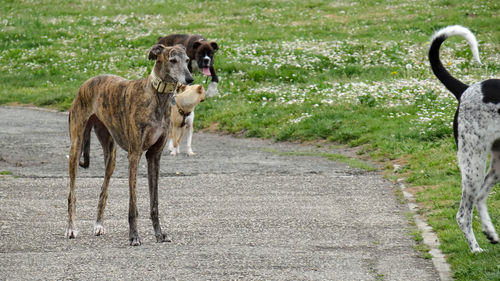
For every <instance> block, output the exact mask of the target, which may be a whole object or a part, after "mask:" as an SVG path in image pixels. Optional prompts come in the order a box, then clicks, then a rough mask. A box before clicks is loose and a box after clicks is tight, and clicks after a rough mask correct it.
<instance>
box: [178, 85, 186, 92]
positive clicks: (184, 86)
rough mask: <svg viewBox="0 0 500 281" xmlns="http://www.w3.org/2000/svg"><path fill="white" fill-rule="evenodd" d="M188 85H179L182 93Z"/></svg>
mask: <svg viewBox="0 0 500 281" xmlns="http://www.w3.org/2000/svg"><path fill="white" fill-rule="evenodd" d="M186 87H187V86H186V85H181V86H180V87H179V90H180V92H181V93H182V92H184V91H185V90H186Z"/></svg>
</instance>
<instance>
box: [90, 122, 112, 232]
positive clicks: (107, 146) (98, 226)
mask: <svg viewBox="0 0 500 281" xmlns="http://www.w3.org/2000/svg"><path fill="white" fill-rule="evenodd" d="M94 130H95V133H96V135H97V138H98V139H99V142H100V143H101V146H102V149H103V152H104V165H105V167H106V171H105V174H104V181H103V183H102V187H101V194H100V195H99V205H98V206H97V220H96V222H95V224H94V235H96V236H99V235H103V234H104V209H105V208H106V201H107V199H108V186H109V179H110V178H111V175H112V174H113V171H114V170H115V162H116V144H115V141H114V140H113V137H112V136H111V134H110V133H109V131H108V129H107V128H106V127H105V126H104V124H102V123H101V121H99V120H97V121H96V122H95V127H94Z"/></svg>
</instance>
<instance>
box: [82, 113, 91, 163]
mask: <svg viewBox="0 0 500 281" xmlns="http://www.w3.org/2000/svg"><path fill="white" fill-rule="evenodd" d="M91 123H92V122H90V120H89V121H88V122H87V125H86V127H85V131H84V132H83V139H82V150H81V154H80V162H79V165H80V167H82V168H85V169H87V168H88V167H89V166H90V132H91V131H92V126H93V125H92V124H91ZM82 156H83V161H82V159H81V157H82Z"/></svg>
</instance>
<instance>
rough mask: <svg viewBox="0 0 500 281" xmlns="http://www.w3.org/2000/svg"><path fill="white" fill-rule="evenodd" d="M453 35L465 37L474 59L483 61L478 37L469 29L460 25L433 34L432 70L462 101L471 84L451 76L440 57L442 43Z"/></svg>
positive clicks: (430, 51) (430, 55)
mask: <svg viewBox="0 0 500 281" xmlns="http://www.w3.org/2000/svg"><path fill="white" fill-rule="evenodd" d="M453 35H459V36H462V37H463V38H465V40H467V42H468V43H469V46H470V48H471V50H472V55H473V57H474V59H476V61H477V62H478V63H481V60H480V59H479V51H478V49H477V40H476V37H475V36H474V34H472V32H471V31H470V30H469V29H467V28H465V27H463V26H460V25H452V26H448V27H445V28H443V29H441V30H439V31H437V32H436V33H435V34H434V35H433V36H432V38H431V46H430V48H429V61H430V63H431V67H432V71H433V72H434V74H435V75H436V77H437V78H438V79H439V81H441V83H443V84H444V85H445V87H446V88H447V89H448V90H449V91H450V92H451V93H452V94H453V95H454V96H455V97H456V98H457V100H458V101H460V98H461V96H462V94H463V92H465V90H467V88H468V87H469V85H466V84H464V83H462V82H460V81H458V80H457V79H456V78H454V77H453V76H451V74H450V73H449V72H448V71H447V70H446V69H445V68H444V66H443V64H442V63H441V60H440V59H439V48H440V47H441V44H442V43H443V42H444V40H446V38H448V37H450V36H453Z"/></svg>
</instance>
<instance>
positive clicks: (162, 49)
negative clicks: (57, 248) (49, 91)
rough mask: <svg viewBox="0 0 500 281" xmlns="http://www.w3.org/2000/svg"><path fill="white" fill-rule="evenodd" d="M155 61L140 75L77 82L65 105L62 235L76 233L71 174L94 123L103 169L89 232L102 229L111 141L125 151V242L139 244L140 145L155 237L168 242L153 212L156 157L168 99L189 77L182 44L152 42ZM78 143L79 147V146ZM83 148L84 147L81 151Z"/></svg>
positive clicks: (112, 160) (110, 169)
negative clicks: (66, 182)
mask: <svg viewBox="0 0 500 281" xmlns="http://www.w3.org/2000/svg"><path fill="white" fill-rule="evenodd" d="M149 59H150V60H155V61H156V63H155V65H154V67H153V70H152V71H151V75H149V76H148V77H147V78H145V79H140V80H134V81H131V80H126V79H124V78H122V77H119V76H114V75H100V76H97V77H93V78H91V79H89V80H87V81H86V82H85V83H83V85H82V86H81V87H80V89H79V91H78V94H77V96H76V98H75V100H74V101H73V104H72V105H71V108H70V109H69V133H70V140H71V148H70V154H69V176H70V191H69V196H68V216H69V218H68V228H67V230H66V237H67V238H75V237H76V235H77V231H76V229H75V200H76V199H75V177H76V173H77V168H78V162H79V158H80V155H81V154H83V158H84V159H83V161H82V162H80V166H82V167H84V168H87V167H88V165H89V149H90V131H91V130H92V128H94V131H95V134H96V135H97V138H98V139H99V141H100V143H101V145H102V147H103V150H104V161H105V165H106V171H105V175H104V182H103V184H102V187H101V194H100V196H99V205H98V210H97V220H96V223H95V226H94V234H95V235H102V234H104V227H103V214H104V208H105V207H106V200H107V197H108V185H109V179H110V177H111V175H112V174H113V170H114V168H115V160H116V144H118V145H119V146H120V147H121V148H123V149H124V150H126V151H127V152H128V164H129V189H130V190H129V191H130V198H129V214H128V221H129V226H130V233H129V239H130V245H133V246H139V245H141V240H140V238H139V234H138V231H137V215H138V213H137V206H136V191H135V186H136V175H137V167H138V164H139V160H140V158H141V156H142V154H143V152H144V151H146V158H147V161H148V183H149V196H150V209H151V220H152V223H153V228H154V231H155V236H156V241H157V242H169V241H170V240H169V239H168V238H167V236H166V234H164V233H163V232H162V231H161V228H160V221H159V218H158V174H159V168H160V157H161V154H162V151H163V148H164V146H165V143H166V141H167V132H168V127H169V126H170V120H169V118H170V111H171V110H170V107H171V102H170V99H171V98H172V95H173V94H174V93H175V92H176V91H177V88H178V87H179V86H180V85H181V84H189V83H192V82H193V77H192V76H191V74H190V72H189V70H188V67H187V63H188V61H189V58H188V56H187V55H186V51H185V49H184V47H183V46H181V45H177V46H173V47H166V46H164V45H161V44H156V45H154V46H153V47H152V48H151V51H150V52H149ZM82 148H83V151H82ZM82 152H83V153H82Z"/></svg>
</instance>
